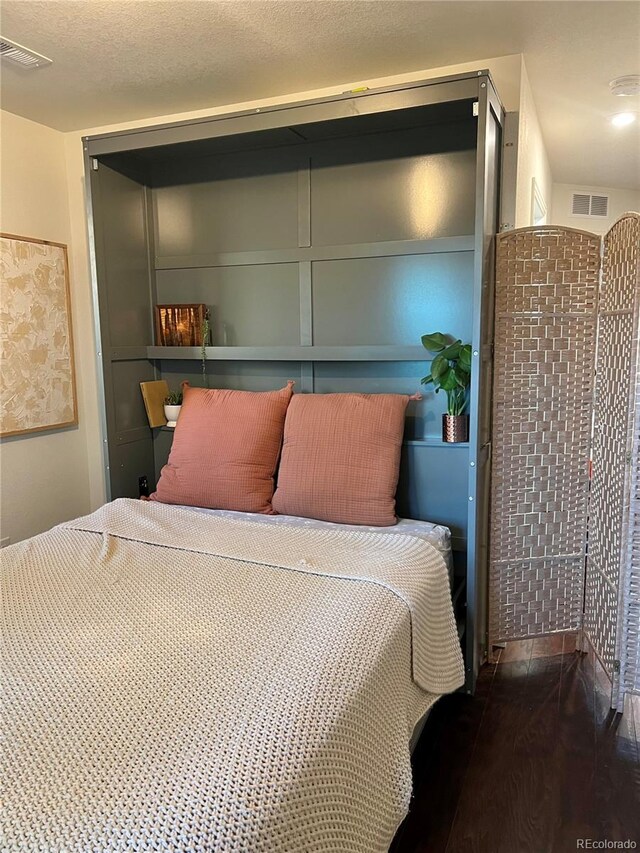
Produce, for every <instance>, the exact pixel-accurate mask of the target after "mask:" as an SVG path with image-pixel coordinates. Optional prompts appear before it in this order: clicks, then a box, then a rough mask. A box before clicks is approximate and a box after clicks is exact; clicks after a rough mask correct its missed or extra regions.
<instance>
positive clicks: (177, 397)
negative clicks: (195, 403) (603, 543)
mask: <svg viewBox="0 0 640 853" xmlns="http://www.w3.org/2000/svg"><path fill="white" fill-rule="evenodd" d="M181 408H182V391H170V392H169V393H168V394H167V396H166V397H165V398H164V416H165V418H166V419H167V426H168V427H175V425H176V421H177V420H178V417H179V415H180V409H181Z"/></svg>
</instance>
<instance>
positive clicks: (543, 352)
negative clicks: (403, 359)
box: [489, 214, 640, 704]
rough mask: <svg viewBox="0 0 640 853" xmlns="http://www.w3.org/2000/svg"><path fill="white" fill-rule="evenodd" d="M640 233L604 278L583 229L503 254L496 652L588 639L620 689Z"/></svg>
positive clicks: (633, 602) (630, 521)
mask: <svg viewBox="0 0 640 853" xmlns="http://www.w3.org/2000/svg"><path fill="white" fill-rule="evenodd" d="M639 235H640V217H638V215H636V214H628V215H625V216H624V217H623V218H622V219H621V220H620V221H619V222H617V223H616V224H615V225H614V226H613V228H612V229H611V231H610V232H609V234H608V235H607V237H606V238H605V241H604V247H605V249H604V265H603V268H602V273H603V274H602V276H601V254H602V246H603V241H602V240H601V238H600V237H599V236H598V235H595V234H590V233H588V232H584V231H577V230H575V229H570V228H560V227H553V226H544V227H534V228H525V229H519V230H516V231H510V232H506V233H504V234H501V235H499V236H498V238H497V252H496V266H497V269H496V332H495V354H494V377H495V378H494V399H493V458H492V499H491V509H492V515H491V544H490V576H489V577H490V580H489V584H490V589H489V600H490V606H489V647H490V648H491V645H492V644H493V645H495V644H499V643H501V642H504V641H506V640H514V639H523V638H529V637H533V636H540V635H544V634H553V633H557V632H562V631H570V630H581V629H583V628H584V631H585V634H586V636H587V637H588V639H589V641H590V642H591V644H592V645H593V647H594V649H595V651H596V653H597V654H598V655H599V657H600V658H601V660H602V662H603V665H604V666H605V668H606V669H607V671H608V673H609V674H610V676H611V677H612V678H613V676H614V674H615V673H614V670H617V668H618V664H617V663H614V662H615V661H621V658H624V661H625V666H624V667H623V666H622V664H621V670H622V671H623V672H624V673H625V674H624V675H623V674H622V673H621V681H622V680H623V681H624V683H623V685H622V691H624V690H625V689H626V690H638V689H640V683H639V682H640V672H639V667H640V649H639V648H638V642H639V633H638V626H639V624H640V484H639V482H638V480H639V479H640V474H639V473H638V468H640V449H639V447H638V445H639V444H640V437H639V436H638V428H639V425H638V419H637V416H634V415H633V412H635V411H636V406H635V404H634V397H633V394H634V393H636V394H638V395H640V391H638V390H637V381H638V379H637V368H638V312H639V310H640V296H639V291H638V258H639V254H640V252H639V249H638V239H639ZM596 351H597V353H598V362H597V371H596ZM596 372H597V375H598V379H597V384H596V387H595V388H594V375H595V373H596ZM632 377H633V381H632ZM594 392H595V393H594ZM594 410H595V426H596V432H595V439H594V446H593V471H594V476H593V480H592V483H591V490H592V491H591V499H590V495H589V487H590V482H589V459H590V456H591V455H592V454H591V452H592V447H591V442H592V421H593V418H594ZM634 436H635V445H633V440H634ZM632 449H633V452H634V453H635V464H634V465H632V464H631V455H630V454H631V451H632ZM634 490H635V491H634ZM632 493H633V495H634V496H635V497H634V498H633V499H632ZM625 496H626V497H625ZM587 544H588V555H587ZM623 545H626V546H628V547H627V550H626V551H625V550H624V549H623ZM585 577H586V588H585ZM619 589H621V590H624V602H619V592H618V591H619ZM583 614H584V615H583ZM615 688H616V684H615V681H614V694H615ZM616 701H617V700H616V699H615V695H614V704H615V703H616Z"/></svg>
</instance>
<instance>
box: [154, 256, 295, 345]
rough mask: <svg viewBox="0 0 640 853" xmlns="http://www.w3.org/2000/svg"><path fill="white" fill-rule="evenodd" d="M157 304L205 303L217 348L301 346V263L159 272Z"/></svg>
mask: <svg viewBox="0 0 640 853" xmlns="http://www.w3.org/2000/svg"><path fill="white" fill-rule="evenodd" d="M156 292H157V298H158V302H159V303H163V302H169V303H171V302H203V303H204V304H205V305H207V306H208V307H209V310H210V314H211V328H212V335H213V337H212V343H213V345H216V346H277V345H287V344H292V345H297V344H299V343H300V299H299V288H298V265H297V264H266V265H264V266H237V267H236V266H234V267H209V268H203V269H186V270H158V272H157V274H156Z"/></svg>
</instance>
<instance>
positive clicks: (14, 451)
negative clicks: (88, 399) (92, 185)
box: [0, 111, 95, 542]
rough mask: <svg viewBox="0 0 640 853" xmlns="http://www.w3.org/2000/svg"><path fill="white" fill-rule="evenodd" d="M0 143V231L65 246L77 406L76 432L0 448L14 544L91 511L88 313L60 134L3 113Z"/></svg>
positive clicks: (1, 499) (18, 439) (4, 515)
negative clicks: (74, 244) (85, 404)
mask: <svg viewBox="0 0 640 853" xmlns="http://www.w3.org/2000/svg"><path fill="white" fill-rule="evenodd" d="M0 140H1V150H0V187H1V192H0V230H2V231H4V232H7V233H10V234H17V235H19V236H25V237H37V238H41V239H43V240H52V241H55V242H60V243H66V244H67V245H68V246H69V250H70V256H69V268H70V269H69V272H70V286H71V309H72V321H73V332H74V344H75V362H76V379H77V393H78V408H79V424H78V426H77V427H73V428H70V429H64V430H52V431H51V432H46V433H39V434H38V433H35V434H31V435H25V436H14V437H10V438H5V439H3V440H2V442H1V443H0V524H1V529H2V537H3V538H4V537H10V539H11V542H16V541H19V540H20V539H24V538H26V537H28V536H33V535H34V534H36V533H40V532H41V531H43V530H46V529H48V528H49V527H51V526H52V525H54V524H57V523H59V522H61V521H65V520H67V519H70V518H74V517H76V516H78V515H82V514H83V513H86V512H88V511H89V507H90V504H89V474H88V465H87V451H86V447H87V421H86V417H85V416H84V411H83V408H84V407H83V400H84V396H85V393H86V389H87V377H86V376H85V375H84V370H83V363H84V361H85V359H86V351H85V348H84V334H83V329H84V327H85V326H86V324H87V323H88V322H90V314H89V315H87V305H86V300H85V299H84V293H83V288H84V280H83V278H82V277H81V276H76V267H75V259H74V257H73V253H72V246H71V242H72V240H71V227H70V220H69V198H68V192H67V170H66V165H65V140H64V134H62V133H60V132H58V131H56V130H52V129H51V128H48V127H44V126H43V125H40V124H36V123H35V122H32V121H28V120H27V119H24V118H21V117H19V116H15V115H13V114H12V113H7V112H4V111H3V112H2V113H1V114H0ZM88 381H89V386H91V382H92V380H91V379H90V378H89V380H88ZM93 382H94V384H95V381H93Z"/></svg>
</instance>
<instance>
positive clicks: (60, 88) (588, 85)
mask: <svg viewBox="0 0 640 853" xmlns="http://www.w3.org/2000/svg"><path fill="white" fill-rule="evenodd" d="M1 31H2V35H3V36H5V37H6V38H10V39H13V40H15V41H18V42H20V43H22V44H25V45H26V46H28V47H30V48H33V49H34V50H36V51H38V52H40V53H44V54H45V55H47V56H49V57H51V58H52V59H53V60H54V64H53V65H52V66H49V67H47V68H44V69H41V70H38V71H34V72H25V71H22V70H18V69H15V68H13V67H9V66H7V65H3V78H2V107H3V108H4V109H7V110H9V111H10V112H14V113H17V114H19V115H22V116H26V117H27V118H30V119H33V120H34V121H38V122H41V123H43V124H48V125H50V126H51V127H55V128H58V129H60V130H75V129H80V128H89V127H94V126H97V125H105V124H110V123H114V122H122V121H128V120H135V119H142V118H147V117H149V116H156V115H157V116H160V115H168V114H171V113H176V112H182V111H188V110H197V109H203V108H207V107H214V106H217V105H220V104H225V103H234V102H241V101H247V100H254V99H258V98H266V97H271V96H276V95H282V94H286V93H290V92H301V91H305V90H310V89H316V88H321V87H326V86H332V85H336V84H339V83H350V82H356V81H361V80H365V79H368V78H374V77H383V76H387V75H392V74H401V73H404V72H410V71H412V70H418V69H424V68H431V67H436V66H442V65H448V64H454V63H460V62H467V61H471V60H475V59H478V58H481V57H489V56H503V55H506V54H512V53H523V54H524V56H525V62H526V65H527V69H528V72H529V77H530V80H531V86H532V90H533V94H534V99H535V101H536V104H537V108H538V112H539V115H540V120H541V124H542V127H543V132H544V136H545V141H546V144H547V149H548V153H549V157H550V161H551V167H552V170H553V175H554V180H556V181H560V182H566V183H586V184H590V185H601V186H613V187H629V188H637V187H640V142H639V136H638V134H639V128H640V123H636V125H635V126H633V127H628V128H625V129H623V130H621V131H620V130H618V131H616V130H614V129H613V128H611V127H610V125H609V124H608V121H607V117H608V116H609V115H610V114H611V113H612V112H614V111H616V110H619V109H621V107H622V103H621V102H622V101H623V100H624V101H625V104H624V106H625V107H627V108H630V109H636V110H640V98H633V99H620V98H616V99H614V98H613V97H612V96H611V95H610V94H609V91H608V82H609V80H610V79H611V78H613V77H616V76H619V75H622V74H631V73H639V72H640V4H639V3H637V2H581V0H570V1H569V2H554V0H545V2H490V0H487V1H486V2H451V0H449V2H423V1H422V0H411V2H387V0H376V2H351V0H330V2H324V0H312V2H298V0H287V1H286V2H283V0H267V2H256V1H255V0H254V2H245V0H231V1H230V2H213V0H198V1H197V2H196V1H195V0H173V2H164V0H107V1H106V2H105V0H63V1H62V2H61V0H3V3H2V19H1ZM631 101H633V102H634V103H633V106H632V105H631V103H630V102H631Z"/></svg>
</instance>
